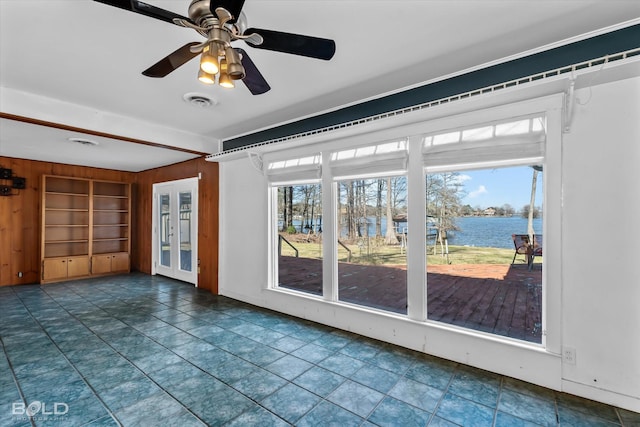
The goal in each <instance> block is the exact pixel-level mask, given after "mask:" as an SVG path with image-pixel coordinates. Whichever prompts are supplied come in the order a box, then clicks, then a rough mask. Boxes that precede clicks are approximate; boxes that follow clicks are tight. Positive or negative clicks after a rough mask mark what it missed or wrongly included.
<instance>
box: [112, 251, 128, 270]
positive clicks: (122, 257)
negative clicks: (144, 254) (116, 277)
mask: <svg viewBox="0 0 640 427" xmlns="http://www.w3.org/2000/svg"><path fill="white" fill-rule="evenodd" d="M111 271H129V254H128V253H126V252H121V253H118V254H113V255H111Z"/></svg>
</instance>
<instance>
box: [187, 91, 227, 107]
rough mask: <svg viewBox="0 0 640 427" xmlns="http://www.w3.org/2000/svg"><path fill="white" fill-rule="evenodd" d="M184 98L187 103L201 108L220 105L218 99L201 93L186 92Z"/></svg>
mask: <svg viewBox="0 0 640 427" xmlns="http://www.w3.org/2000/svg"><path fill="white" fill-rule="evenodd" d="M182 99H183V100H184V102H186V103H187V104H191V105H193V106H196V107H199V108H210V107H215V106H216V105H218V101H216V100H215V99H212V98H210V97H208V96H207V95H203V94H201V93H186V94H185V95H184V96H183V97H182Z"/></svg>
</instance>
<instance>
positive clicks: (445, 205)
mask: <svg viewBox="0 0 640 427" xmlns="http://www.w3.org/2000/svg"><path fill="white" fill-rule="evenodd" d="M459 175H460V174H459V173H458V172H445V173H437V174H428V175H427V183H426V184H427V215H428V216H431V217H435V218H436V232H437V236H436V239H435V241H434V247H433V251H434V253H435V252H436V246H437V244H438V243H439V244H440V248H441V252H442V255H444V249H443V244H444V241H445V240H446V238H447V232H448V231H453V230H457V229H458V227H457V226H456V224H455V217H457V216H458V215H459V214H460V211H461V208H462V197H463V195H464V192H463V190H462V187H463V185H462V182H461V181H460V179H459Z"/></svg>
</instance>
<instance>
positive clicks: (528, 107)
mask: <svg viewBox="0 0 640 427" xmlns="http://www.w3.org/2000/svg"><path fill="white" fill-rule="evenodd" d="M563 105H564V99H563V95H562V94H561V93H555V94H551V95H547V96H542V97H539V98H533V99H523V98H522V97H513V96H510V94H509V93H507V92H504V93H501V94H499V95H489V96H487V97H486V98H484V99H476V100H469V101H468V102H467V101H461V102H460V103H459V104H457V105H454V104H450V105H446V106H443V107H442V108H439V109H434V110H424V111H420V112H418V113H416V115H414V116H412V117H402V116H398V117H394V118H390V119H389V122H388V124H387V125H385V126H384V127H381V126H380V125H381V123H380V122H376V123H375V124H373V125H371V126H372V127H371V129H369V130H368V131H367V129H366V128H367V126H366V125H363V127H362V128H361V129H355V128H350V129H346V130H342V131H339V132H336V133H334V134H325V135H321V136H320V137H318V136H313V137H310V138H308V139H304V140H301V141H296V144H295V145H294V144H291V146H290V147H289V148H285V149H282V147H279V148H278V151H277V152H275V151H274V152H271V153H268V154H267V155H266V156H269V157H270V156H271V155H273V156H274V158H275V157H276V156H277V157H280V158H282V156H283V153H286V154H287V157H291V156H299V157H303V156H307V155H311V154H312V153H320V155H321V157H322V162H321V163H322V165H321V170H322V173H321V178H320V181H321V183H322V214H323V297H322V298H319V297H316V296H313V295H306V294H305V295H301V294H300V293H296V296H300V297H305V298H307V302H306V303H303V302H302V301H301V307H298V308H296V309H291V310H290V311H291V313H302V312H304V313H307V312H308V310H319V311H318V312H320V311H323V310H324V309H322V308H321V306H317V307H316V306H315V304H331V305H332V304H335V305H337V306H341V307H343V308H338V307H336V308H333V309H331V308H327V309H329V310H338V311H339V312H341V313H342V312H343V310H347V311H345V312H344V314H343V316H338V317H336V318H335V319H334V320H332V321H328V322H329V323H330V324H335V325H336V326H338V327H344V328H346V329H352V328H353V326H352V325H351V324H349V323H346V324H344V325H342V326H340V325H341V324H342V323H341V322H344V321H345V320H344V319H348V318H349V317H350V316H347V314H346V313H348V312H349V310H353V309H356V311H355V312H353V313H354V314H353V316H356V314H355V313H361V315H363V316H371V315H373V316H375V315H376V314H377V315H380V314H381V313H380V311H379V310H375V309H369V308H367V307H360V306H354V305H353V304H349V303H343V302H340V301H339V300H338V298H337V289H338V281H337V248H336V247H337V243H336V242H335V241H336V238H337V236H336V224H335V221H336V218H337V216H336V214H337V212H336V203H335V200H336V197H337V194H336V193H337V184H336V180H335V179H334V177H333V176H332V172H331V153H332V151H336V150H344V149H346V148H357V147H359V146H363V145H369V144H375V143H384V142H388V141H390V140H392V139H401V138H406V139H407V144H408V153H409V156H408V159H407V172H406V176H407V187H408V189H407V198H408V201H409V203H408V209H407V210H408V212H407V214H408V216H409V218H419V217H421V216H422V215H424V212H425V209H426V198H425V197H424V194H425V191H426V189H425V182H424V181H425V180H424V177H425V173H426V172H425V168H424V163H423V157H422V147H423V141H424V139H423V136H424V135H427V134H434V133H437V132H443V131H446V130H449V129H456V128H468V127H470V126H473V125H476V124H479V125H481V124H486V123H491V122H496V121H505V120H507V119H509V118H519V117H522V116H526V115H536V114H542V115H544V116H545V117H546V121H547V129H546V143H545V144H546V145H545V147H546V148H545V153H544V168H545V180H544V184H543V185H544V198H545V201H544V209H545V215H544V218H543V221H544V223H543V229H544V232H545V234H547V236H545V267H546V268H545V270H544V277H543V301H542V319H543V334H542V340H543V341H542V345H537V344H534V343H527V342H524V341H520V340H514V339H510V338H507V337H501V336H497V335H490V334H486V333H482V332H479V331H473V330H469V329H464V330H462V328H456V327H453V326H451V325H443V324H435V323H436V322H430V321H428V320H427V312H426V274H425V272H426V249H425V247H424V246H425V245H424V244H423V243H424V241H423V240H424V237H421V236H424V235H425V232H426V226H425V224H422V222H423V221H418V222H415V221H414V222H413V223H411V225H410V227H411V229H412V232H411V233H409V235H408V242H407V244H408V246H409V247H412V248H413V249H412V250H411V251H409V257H408V259H407V273H408V275H407V299H408V310H407V316H401V315H394V314H392V313H386V312H385V313H384V316H383V317H380V319H381V320H382V319H388V320H389V321H390V320H391V319H397V320H393V322H392V323H394V322H396V321H400V322H402V321H405V322H406V321H408V322H412V323H416V324H417V325H420V327H421V328H424V334H425V335H429V336H432V337H434V338H435V337H438V338H437V339H436V342H441V339H440V337H441V336H444V335H441V334H442V333H445V334H447V333H454V334H458V335H460V334H461V335H460V336H461V337H462V336H466V337H470V339H473V340H475V339H478V338H481V339H482V340H483V342H485V340H488V341H486V343H487V344H486V346H489V347H490V346H491V345H492V344H491V343H492V342H493V343H498V344H499V345H502V344H505V345H509V346H514V345H515V346H516V347H518V348H522V349H529V350H531V349H533V350H536V349H537V350H540V351H543V352H545V353H547V354H553V355H559V354H561V348H560V343H561V340H560V337H561V332H562V331H561V291H560V289H561V286H560V281H561V278H562V251H561V245H560V242H561V238H560V237H561V236H560V233H561V228H562V227H561V222H562V209H561V205H562V187H561V163H562V132H563V118H564V117H563ZM394 123H395V124H394ZM481 166H482V165H481ZM376 175H380V176H382V175H385V173H384V172H381V173H376ZM350 178H352V177H350ZM363 178H366V176H364V177H363ZM265 181H267V180H265ZM296 183H298V184H299V182H296ZM267 184H268V185H269V186H270V185H271V184H269V183H268V181H267ZM269 194H272V192H270V193H269ZM272 199H273V196H270V197H269V205H270V207H269V212H270V215H273V203H272ZM269 221H270V224H273V221H272V218H271V217H270V219H269ZM272 228H273V227H271V226H270V227H269V230H270V232H271V233H272V234H271V235H270V236H269V240H270V244H271V247H272V248H273V246H274V243H273V242H274V239H273V231H272ZM276 244H277V242H276ZM420 248H422V249H421V250H420ZM273 253H274V250H273V249H272V250H270V251H269V256H270V257H271V260H270V262H269V266H270V268H271V270H272V271H271V273H270V274H269V276H270V277H271V279H270V280H271V282H270V283H269V284H268V285H267V287H266V288H267V290H268V291H274V292H276V294H274V295H273V298H274V299H273V300H272V304H274V305H279V304H286V303H285V301H289V303H290V300H288V299H287V298H286V297H285V296H284V295H283V296H282V298H284V299H279V298H280V297H278V296H277V293H282V292H285V293H291V292H290V291H288V290H283V289H282V288H274V287H273V274H272V272H273V263H274V260H273ZM276 261H277V260H276ZM549 284H552V286H549ZM309 298H311V299H313V300H315V302H313V301H311V300H309ZM270 304H271V303H270ZM283 307H285V306H283ZM303 307H306V308H303ZM310 307H316V308H315V309H311V308H310ZM367 313H368V314H367ZM312 317H313V316H312ZM374 318H375V317H374ZM374 318H372V320H373V319H374ZM340 319H343V320H340ZM403 319H404V320H403ZM360 329H362V328H360ZM365 329H366V328H365ZM353 330H354V331H357V330H359V329H358V327H356V328H355V329H353ZM381 339H385V338H382V337H381ZM386 339H391V338H386ZM461 339H462V340H463V341H464V340H465V339H466V338H464V339H463V338H461ZM392 341H393V340H392Z"/></svg>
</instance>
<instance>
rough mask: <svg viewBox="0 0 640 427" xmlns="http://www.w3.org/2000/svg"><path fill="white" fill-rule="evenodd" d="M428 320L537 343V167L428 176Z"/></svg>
mask: <svg viewBox="0 0 640 427" xmlns="http://www.w3.org/2000/svg"><path fill="white" fill-rule="evenodd" d="M426 186H427V191H426V197H427V218H426V221H427V239H426V245H427V311H428V318H429V320H435V321H438V322H443V323H447V324H451V325H456V326H461V327H464V328H468V329H473V330H476V331H482V332H488V333H492V334H495V335H500V336H506V337H510V338H515V339H519V340H524V341H529V342H534V343H541V342H542V320H541V319H542V301H543V297H542V276H543V268H544V262H543V256H542V244H543V240H542V237H543V229H542V214H543V205H542V202H543V191H542V190H543V187H544V186H543V172H542V166H539V165H531V166H517V167H506V168H496V169H478V170H457V171H452V172H446V173H429V174H427V175H426Z"/></svg>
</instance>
